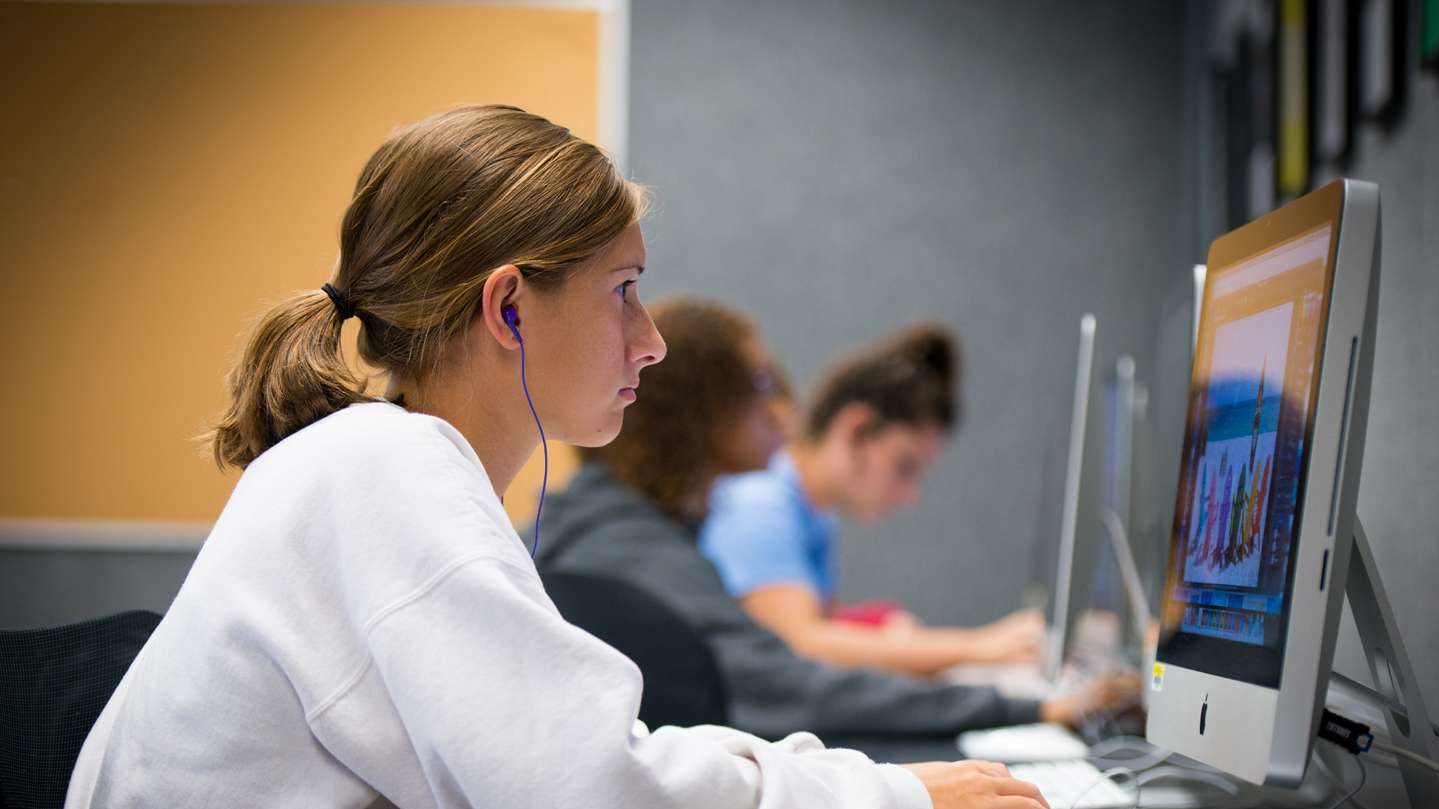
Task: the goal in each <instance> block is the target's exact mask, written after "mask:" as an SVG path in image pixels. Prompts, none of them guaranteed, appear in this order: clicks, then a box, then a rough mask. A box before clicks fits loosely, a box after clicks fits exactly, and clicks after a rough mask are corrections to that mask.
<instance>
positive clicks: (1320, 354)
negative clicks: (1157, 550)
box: [1147, 180, 1379, 785]
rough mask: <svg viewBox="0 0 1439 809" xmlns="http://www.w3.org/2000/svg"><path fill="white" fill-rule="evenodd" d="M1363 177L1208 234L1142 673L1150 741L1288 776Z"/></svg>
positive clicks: (1303, 690) (1346, 427) (1357, 447)
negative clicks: (1156, 616) (1160, 589)
mask: <svg viewBox="0 0 1439 809" xmlns="http://www.w3.org/2000/svg"><path fill="white" fill-rule="evenodd" d="M1378 222H1379V198H1378V189H1377V188H1376V187H1375V186H1373V185H1371V184H1368V183H1361V182H1355V181H1347V180H1345V181H1337V182H1335V183H1331V184H1330V185H1328V186H1325V187H1324V188H1322V189H1320V190H1318V191H1315V192H1314V193H1312V194H1309V195H1308V196H1305V197H1302V198H1300V199H1298V200H1296V201H1294V202H1292V203H1290V204H1289V205H1286V206H1284V207H1283V208H1281V209H1279V210H1277V211H1275V212H1274V213H1272V214H1269V215H1267V216H1265V217H1263V218H1261V219H1259V220H1256V221H1255V222H1252V223H1250V224H1249V225H1246V226H1244V227H1242V228H1240V229H1239V230H1236V231H1234V232H1233V233H1230V234H1227V235H1225V236H1223V237H1221V238H1219V239H1218V240H1216V241H1215V242H1214V244H1213V246H1212V247H1211V248H1210V253H1209V260H1208V277H1207V279H1206V285H1205V297H1204V304H1203V309H1202V313H1201V317H1200V325H1199V334H1198V343H1197V347H1196V351H1195V358H1194V365H1193V374H1192V382H1191V386H1190V400H1189V411H1188V419H1187V424H1186V428H1185V438H1184V444H1183V450H1182V454H1181V458H1180V472H1179V481H1178V492H1177V495H1176V504H1175V515H1174V523H1173V529H1172V533H1171V538H1170V556H1169V563H1168V565H1167V568H1166V577H1165V587H1164V596H1163V600H1162V605H1161V618H1162V630H1161V637H1160V642H1159V649H1158V655H1157V660H1156V662H1155V664H1154V670H1153V672H1152V678H1151V680H1150V684H1149V687H1150V694H1149V699H1148V706H1149V726H1148V731H1147V732H1148V736H1149V739H1150V741H1152V742H1154V743H1155V744H1157V745H1159V746H1161V747H1165V748H1168V749H1170V750H1174V751H1177V752H1180V753H1183V754H1185V755H1188V756H1191V757H1193V758H1196V759H1199V760H1200V761H1203V762H1205V763H1208V764H1211V765H1213V766H1216V767H1219V768H1221V769H1224V770H1226V771H1228V772H1230V773H1233V774H1234V775H1237V776H1239V777H1241V778H1244V779H1246V780H1249V781H1252V782H1255V783H1270V784H1280V785H1295V784H1297V783H1298V782H1299V781H1300V780H1301V779H1302V778H1303V776H1304V772H1305V769H1306V767H1307V764H1308V761H1309V755H1310V751H1311V749H1312V746H1313V739H1314V735H1315V730H1316V724H1317V720H1318V712H1319V709H1320V708H1321V701H1322V699H1323V696H1324V689H1325V686H1326V684H1327V682H1328V675H1329V668H1330V665H1331V660H1332V657H1333V648H1334V639H1335V636H1336V632H1337V629H1338V623H1339V615H1340V608H1341V606H1342V596H1343V587H1344V583H1343V576H1344V573H1345V571H1346V570H1347V563H1348V554H1349V548H1350V547H1351V541H1350V540H1351V537H1352V530H1353V528H1352V526H1353V521H1354V504H1355V500H1356V495H1357V492H1358V485H1359V466H1360V458H1361V456H1362V453H1363V442H1364V420H1365V416H1366V413H1367V408H1368V395H1369V377H1370V368H1371V366H1372V357H1373V348H1372V346H1373V334H1374V303H1375V299H1376V294H1375V291H1376V289H1377V281H1378V239H1379V236H1378Z"/></svg>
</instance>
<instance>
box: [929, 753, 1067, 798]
mask: <svg viewBox="0 0 1439 809" xmlns="http://www.w3.org/2000/svg"><path fill="white" fill-rule="evenodd" d="M903 766H904V768H905V769H906V770H909V771H910V772H912V773H914V774H915V775H917V776H919V780H920V782H921V783H923V784H924V788H925V790H927V791H928V792H929V799H930V800H931V801H932V802H933V803H934V809H1049V803H1048V802H1046V801H1045V800H1044V796H1043V795H1040V794H1039V789H1038V788H1037V787H1035V786H1034V785H1033V784H1031V783H1028V782H1026V781H1019V780H1017V779H1014V778H1011V777H1010V775H1009V768H1007V767H1005V766H1004V765H1003V764H995V763H994V762H992V761H959V762H953V763H950V762H942V761H933V762H928V763H925V764H905V765H903Z"/></svg>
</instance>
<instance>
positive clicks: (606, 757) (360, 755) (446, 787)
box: [311, 558, 929, 809]
mask: <svg viewBox="0 0 1439 809" xmlns="http://www.w3.org/2000/svg"><path fill="white" fill-rule="evenodd" d="M367 627H368V628H367V637H366V646H367V649H368V653H369V660H368V663H367V665H366V666H365V667H364V668H363V670H362V671H361V672H360V673H359V674H357V675H356V677H355V678H354V680H353V682H352V683H351V684H348V685H347V686H346V689H345V691H344V692H343V693H341V694H339V695H337V697H336V698H335V699H333V700H332V701H331V702H330V703H328V704H327V705H326V706H324V708H323V710H321V711H317V712H313V713H314V715H313V716H312V717H311V724H312V727H314V728H315V731H316V736H317V738H319V739H320V740H321V742H322V743H324V744H325V746H326V747H327V748H328V749H330V750H331V751H332V752H333V753H334V754H335V755H336V756H337V758H339V759H340V760H341V761H342V762H344V763H345V764H346V766H348V767H350V768H351V769H352V770H353V771H354V772H355V773H356V774H357V775H358V776H359V777H361V778H363V779H365V780H366V781H367V782H369V783H371V784H372V785H374V786H375V788H376V789H377V790H379V791H380V792H381V793H382V794H384V795H385V796H386V797H387V798H389V799H390V800H392V801H394V802H395V803H396V804H397V805H406V803H407V802H409V800H413V801H415V802H419V803H425V804H430V805H436V806H439V807H446V808H449V807H470V806H543V807H555V806H594V807H624V808H625V809H647V808H648V807H654V808H655V809H661V808H662V807H680V806H685V807H701V808H704V809H710V808H712V809H721V807H723V808H724V809H741V808H742V807H762V808H763V809H783V808H784V807H812V806H827V807H855V808H856V809H858V807H895V809H901V807H903V809H910V807H914V809H928V807H929V799H928V795H927V793H926V792H925V790H924V788H923V787H922V786H921V785H920V783H919V781H918V779H917V778H915V777H914V776H913V775H912V774H911V773H909V772H907V771H904V770H899V769H897V768H891V767H882V766H879V765H876V764H874V763H873V762H871V761H870V760H869V759H867V758H865V757H864V756H863V755H862V754H859V753H856V752H854V751H849V750H827V749H825V748H824V747H823V745H821V744H820V743H819V742H818V740H816V739H814V737H812V736H809V735H807V734H799V735H796V736H792V737H790V738H788V739H785V740H783V741H781V742H778V743H769V742H765V741H763V740H761V739H758V738H756V737H753V736H749V735H747V734H744V733H741V732H739V731H735V730H731V729H728V728H717V727H698V728H671V727H666V728H660V729H659V730H657V731H655V732H654V733H649V732H648V731H646V730H645V728H644V725H643V724H641V723H639V722H637V721H636V717H637V715H638V711H639V702H640V690H641V687H642V683H641V678H640V673H639V671H638V669H637V668H636V667H635V666H634V664H633V663H632V662H630V661H629V660H628V659H627V658H625V657H624V656H623V655H621V654H620V653H618V652H616V651H615V650H613V649H611V648H610V647H608V646H606V645H605V644H604V643H602V642H601V641H599V640H598V639H596V638H594V637H593V636H591V635H589V634H587V633H585V632H583V631H582V630H580V629H578V628H576V627H574V626H571V625H570V624H568V623H566V622H565V621H564V620H563V619H562V618H561V617H560V615H559V613H558V612H557V611H556V610H555V609H554V606H553V604H552V603H551V602H550V601H549V598H548V597H547V596H546V595H545V594H544V591H543V588H542V586H541V584H540V581H539V578H538V576H537V575H535V573H534V571H533V569H522V568H521V567H520V566H519V565H517V564H515V563H512V562H509V561H506V560H499V559H494V558H476V559H471V560H464V561H462V562H459V563H456V564H455V565H453V566H451V567H450V568H449V569H447V570H445V571H442V572H441V573H439V574H437V575H436V576H435V577H434V579H433V580H432V581H430V582H427V583H426V585H425V586H424V587H423V588H421V589H420V590H418V591H417V592H415V593H414V594H412V595H411V597H409V598H407V599H403V600H401V601H400V602H397V603H396V604H394V605H393V606H392V607H391V608H390V609H389V610H388V611H386V612H384V613H382V614H380V615H377V616H376V617H375V618H373V619H372V620H371V621H370V622H369V624H368V625H367ZM382 715H383V716H387V718H389V719H393V720H395V721H393V722H374V721H373V719H374V717H376V716H382ZM366 717H369V718H370V719H371V721H370V722H368V723H367V721H366ZM390 725H393V726H395V727H402V728H403V739H401V740H396V741H402V742H403V743H402V744H385V743H383V742H384V740H377V739H374V738H367V733H369V732H371V731H370V729H371V728H373V727H375V726H390ZM396 750H403V751H404V754H405V755H404V761H403V762H399V761H398V760H397V756H398V755H399V754H398V753H397V752H396ZM397 763H399V764H403V765H404V766H397ZM407 772H408V773H412V774H415V775H413V776H411V777H410V778H409V780H408V781H407V780H406V778H405V776H403V775H402V774H403V773H407ZM411 796H413V798H412V799H411ZM407 799H409V800H407Z"/></svg>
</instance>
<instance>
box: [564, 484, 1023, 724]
mask: <svg viewBox="0 0 1439 809" xmlns="http://www.w3.org/2000/svg"><path fill="white" fill-rule="evenodd" d="M539 564H540V567H541V569H542V570H557V571H572V572H578V573H589V574H594V575H602V576H608V577H611V578H615V579H620V580H622V581H625V582H628V583H629V584H631V585H634V586H636V587H639V588H641V589H642V590H645V591H646V592H648V593H650V594H651V595H653V596H654V597H656V598H658V599H659V600H661V601H662V602H664V603H666V604H667V605H669V606H670V608H671V609H673V610H675V612H677V613H678V614H679V615H680V616H681V617H682V618H684V619H685V621H686V622H687V623H689V624H690V626H692V627H694V628H695V629H696V630H698V631H699V633H700V634H701V635H702V636H704V638H705V639H706V640H707V641H708V642H709V644H710V647H711V648H712V649H713V650H714V653H715V657H716V658H717V659H718V661H719V665H720V668H721V670H722V672H723V675H724V677H725V681H726V686H727V688H728V689H729V695H730V721H731V724H733V725H734V726H735V727H737V728H740V729H741V730H746V731H749V732H751V733H754V734H756V735H759V736H764V737H767V738H779V737H782V736H785V735H787V734H790V733H794V732H797V731H805V730H807V731H812V732H814V733H819V734H831V735H843V734H934V733H954V732H958V731H961V730H966V729H969V728H979V727H990V726H995V725H1010V724H1022V723H1027V722H1037V721H1039V704H1038V703H1037V702H1034V701H1032V700H1014V699H1007V698H1005V697H1001V696H1000V695H999V693H998V692H997V691H995V689H993V688H990V687H987V686H986V687H978V686H956V685H942V684H939V683H935V682H931V681H926V680H921V679H917V678H913V677H907V676H903V675H898V674H890V673H887V672H882V671H878V670H872V669H862V668H842V667H837V666H830V665H827V664H824V663H819V662H816V661H813V660H810V659H808V658H804V657H800V656H799V655H796V654H795V653H794V652H793V651H791V650H790V648H789V645H788V644H786V643H785V642H784V641H783V640H782V639H780V638H779V636H777V635H775V634H774V633H772V632H770V631H769V630H767V629H765V628H764V627H762V626H760V625H759V624H757V623H755V622H754V620H753V619H752V618H750V616H749V614H748V613H746V612H745V611H744V608H743V607H741V606H740V604H739V603H738V602H737V601H736V600H735V599H734V598H733V597H732V596H731V595H730V594H729V592H728V591H726V589H725V587H724V584H723V582H721V580H720V577H719V574H718V573H717V572H716V571H715V569H714V567H713V566H712V565H711V563H710V561H709V560H708V559H706V558H705V557H704V555H703V554H701V553H700V550H699V547H698V545H697V543H696V527H695V526H690V525H686V524H685V523H683V522H682V521H680V520H678V519H675V518H674V517H672V516H669V515H668V514H666V513H664V512H662V511H661V510H660V509H659V508H658V507H656V506H655V504H654V503H652V502H651V501H649V500H648V499H647V498H645V497H644V495H642V494H640V493H639V492H637V491H635V490H634V489H632V488H630V487H628V486H626V485H625V484H623V483H621V482H620V481H619V480H617V479H616V478H615V477H614V475H613V474H612V473H611V472H610V471H609V469H608V468H607V467H605V466H604V465H603V464H599V463H593V462H591V463H587V464H585V465H584V466H583V467H581V469H580V471H579V473H578V474H577V475H576V476H575V478H574V480H573V482H571V484H570V485H569V487H567V488H566V489H565V490H564V491H562V492H559V493H557V494H555V495H554V496H553V497H552V498H551V499H550V500H549V501H548V502H546V503H545V509H544V516H543V518H542V524H541V530H540V554H539Z"/></svg>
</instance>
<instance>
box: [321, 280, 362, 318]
mask: <svg viewBox="0 0 1439 809" xmlns="http://www.w3.org/2000/svg"><path fill="white" fill-rule="evenodd" d="M320 289H323V290H324V291H325V294H326V295H329V296H330V303H333V304H334V305H335V311H337V312H339V313H340V320H349V319H350V318H352V317H354V316H355V307H353V306H351V305H350V302H349V301H348V300H346V299H345V296H344V294H343V293H341V292H340V290H338V289H335V287H334V285H333V284H325V285H324V286H322V287H320Z"/></svg>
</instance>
